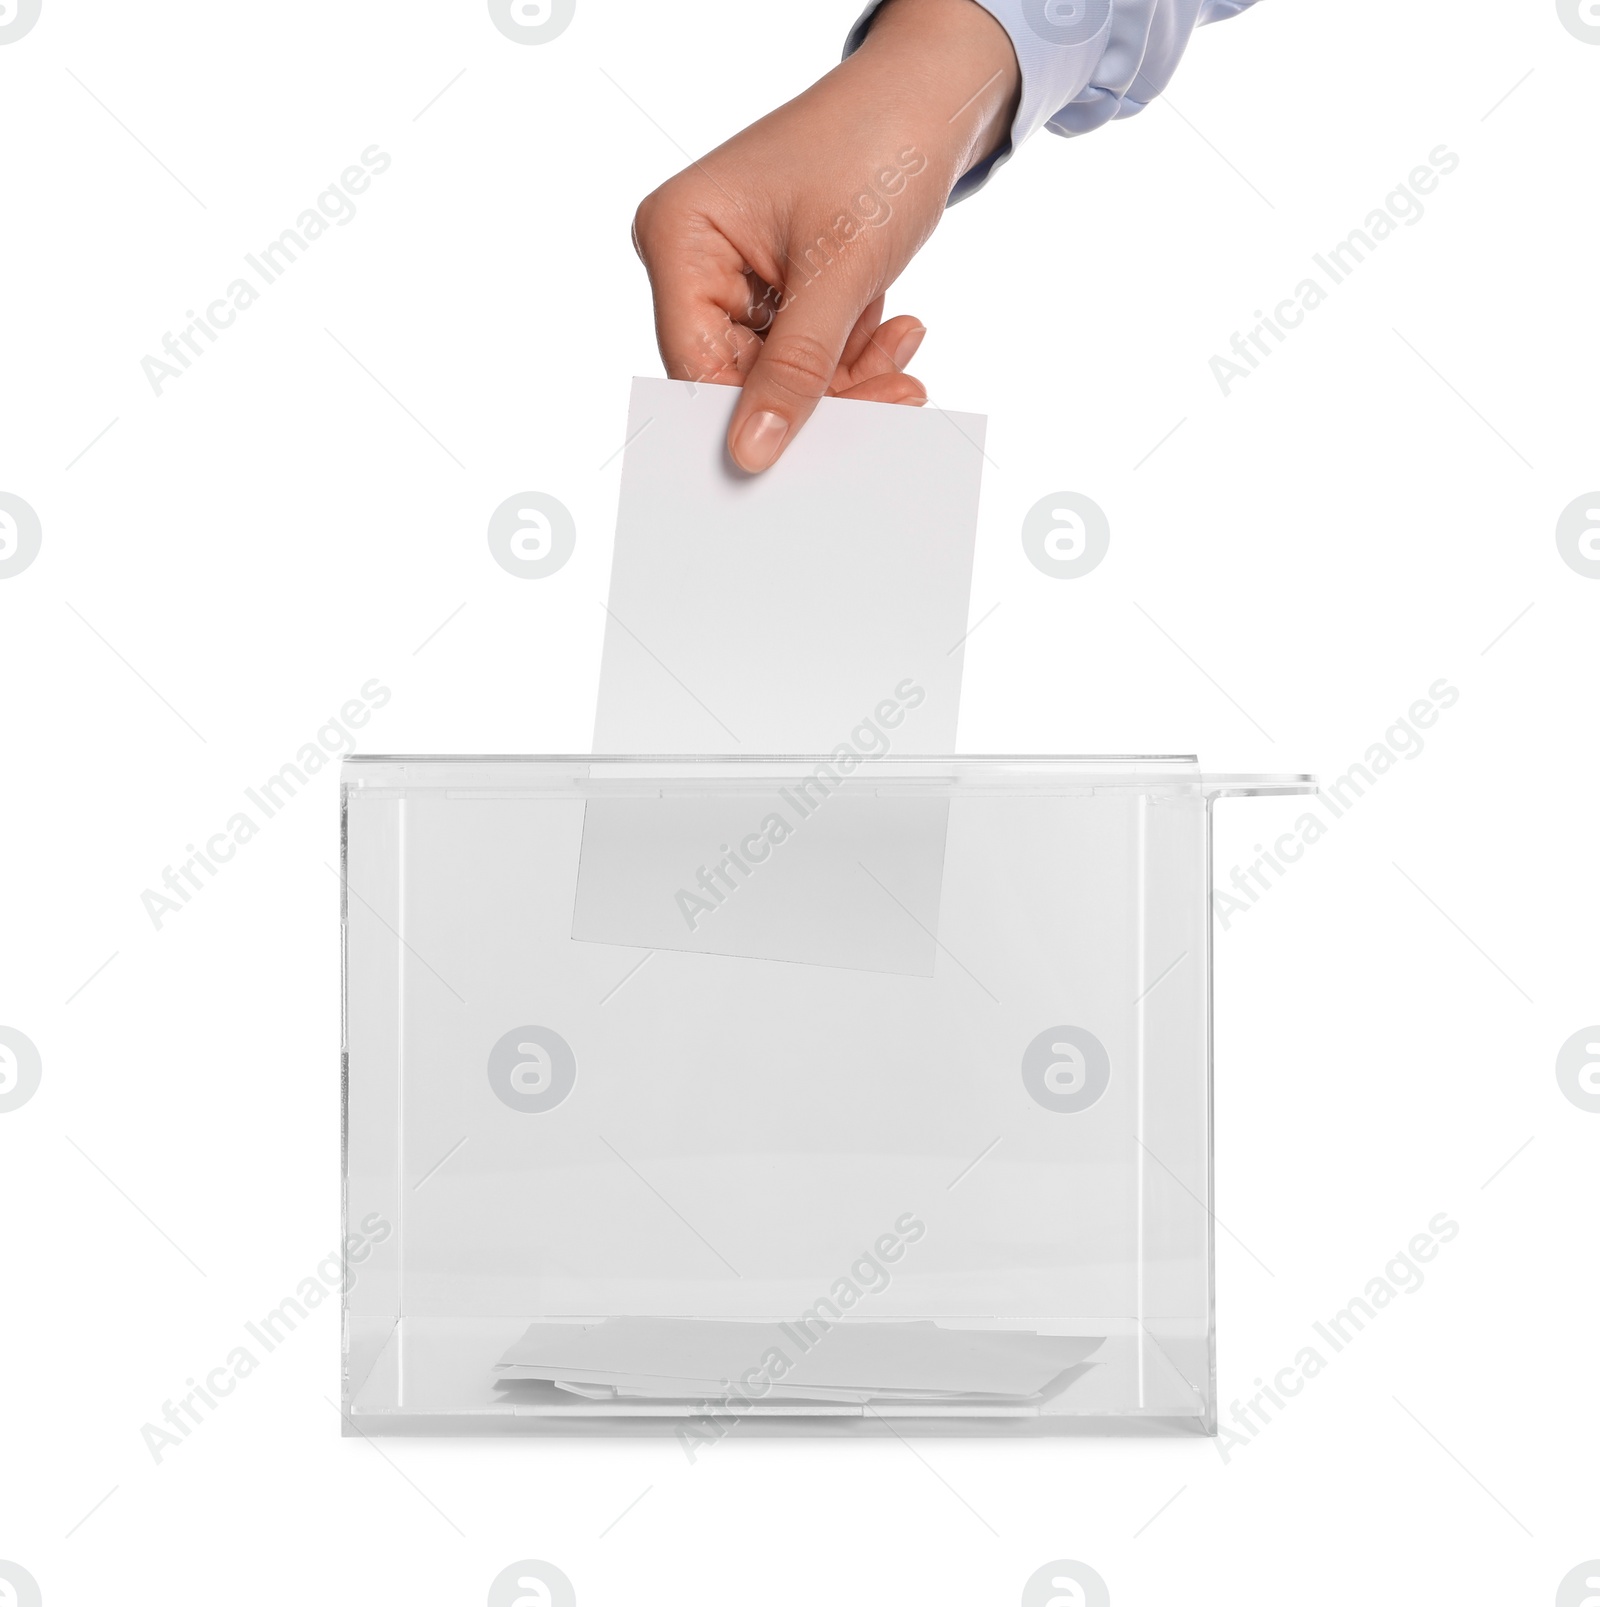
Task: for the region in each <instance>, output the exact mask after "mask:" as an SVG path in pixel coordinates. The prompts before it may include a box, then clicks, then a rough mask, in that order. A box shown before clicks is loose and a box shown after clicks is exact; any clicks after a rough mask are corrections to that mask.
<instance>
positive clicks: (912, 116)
mask: <svg viewBox="0 0 1600 1607" xmlns="http://www.w3.org/2000/svg"><path fill="white" fill-rule="evenodd" d="M829 78H838V79H840V80H841V86H840V87H841V88H845V89H846V90H847V92H848V93H849V94H851V95H866V96H868V97H870V98H871V99H873V100H874V101H880V100H882V99H887V100H888V101H889V102H890V103H891V104H892V105H893V106H894V107H895V109H896V112H897V116H896V121H897V122H899V123H900V124H901V126H903V127H904V128H906V129H907V130H908V131H911V132H912V133H913V135H914V138H915V140H916V143H917V146H918V149H919V150H921V151H922V152H923V154H924V155H926V156H927V158H928V160H929V162H930V164H931V165H932V167H933V169H934V176H935V178H936V179H937V180H938V181H939V182H940V183H941V184H942V185H943V188H944V192H945V193H948V192H949V191H950V190H951V189H952V188H954V186H955V183H956V181H957V180H958V179H959V178H960V177H961V175H962V174H963V173H965V172H966V171H967V170H968V169H969V168H971V167H973V166H974V165H975V164H976V163H978V162H981V161H982V160H983V159H984V158H985V157H987V156H989V155H990V154H991V153H992V152H994V151H995V150H996V149H997V148H998V147H999V146H1001V145H1003V144H1004V143H1005V141H1006V139H1007V137H1008V135H1009V132H1010V128H1011V120H1012V118H1013V116H1014V115H1015V113H1016V105H1017V96H1018V93H1019V91H1020V87H1021V74H1020V71H1019V69H1018V66H1017V57H1016V52H1015V51H1014V50H1013V48H1012V45H1011V40H1010V38H1009V36H1008V35H1007V33H1006V31H1005V29H1004V28H1003V27H1001V25H1000V24H999V23H998V22H997V21H996V20H995V19H994V17H992V16H991V15H990V14H989V12H987V11H986V10H984V8H983V7H982V6H981V5H979V4H978V3H977V0H887V3H886V4H885V5H883V6H882V7H881V8H880V9H879V10H878V12H877V14H876V15H875V16H874V17H873V19H872V28H871V31H870V32H869V33H868V35H867V37H866V40H865V42H864V43H863V44H862V46H861V48H860V49H859V50H858V51H856V52H855V53H854V54H853V55H852V56H851V57H850V58H849V59H848V60H847V61H845V62H843V63H842V64H841V65H840V66H839V67H838V68H836V69H835V70H834V73H832V74H830V75H829ZM824 82H827V80H824Z"/></svg>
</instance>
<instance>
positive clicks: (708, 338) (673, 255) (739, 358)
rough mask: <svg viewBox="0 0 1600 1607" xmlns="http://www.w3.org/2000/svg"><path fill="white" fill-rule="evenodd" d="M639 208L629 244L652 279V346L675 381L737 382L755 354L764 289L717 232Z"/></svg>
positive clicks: (692, 220) (681, 216)
mask: <svg viewBox="0 0 1600 1607" xmlns="http://www.w3.org/2000/svg"><path fill="white" fill-rule="evenodd" d="M652 203H655V205H657V206H659V205H660V203H656V201H655V197H652V198H651V201H650V202H647V203H646V206H644V207H641V208H640V211H639V216H638V218H637V219H636V220H635V223H634V243H635V245H636V246H637V248H638V251H639V255H640V257H641V259H642V260H643V262H644V265H645V269H646V271H647V272H648V273H649V275H650V291H651V295H652V296H653V298H654V300H655V315H656V344H657V345H658V346H659V347H660V348H661V361H662V363H663V365H664V366H665V368H666V371H667V373H668V374H669V375H670V376H671V377H672V378H673V379H686V380H694V381H702V382H706V383H710V384H718V385H738V384H741V383H742V382H743V380H744V377H745V375H746V374H747V373H748V372H749V370H750V369H751V368H752V367H753V366H754V364H755V361H756V359H757V357H759V356H760V353H761V340H760V337H759V336H758V335H757V334H756V333H755V332H754V330H753V329H752V328H751V327H750V326H751V325H755V326H756V327H757V328H759V327H761V325H762V324H763V323H764V322H765V321H766V319H767V316H768V314H767V312H766V311H765V310H764V309H763V307H762V306H761V304H760V303H761V297H762V295H763V294H764V293H765V290H766V287H765V286H764V285H762V284H761V283H760V281H758V280H753V279H752V276H750V275H748V274H747V273H746V271H745V265H744V261H743V259H742V258H741V257H740V255H739V253H738V251H736V250H735V249H734V247H733V246H732V245H731V244H730V243H729V242H728V240H727V239H726V238H725V237H724V236H723V235H722V233H721V232H720V231H719V230H717V229H715V228H714V227H712V226H710V225H709V224H707V223H706V222H705V221H704V220H703V219H698V218H696V217H695V216H693V215H692V214H685V213H681V212H679V213H675V214H669V215H667V216H665V217H663V215H662V214H661V212H660V211H657V210H647V209H648V208H651V206H652Z"/></svg>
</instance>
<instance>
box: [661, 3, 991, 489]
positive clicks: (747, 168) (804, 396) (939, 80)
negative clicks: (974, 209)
mask: <svg viewBox="0 0 1600 1607" xmlns="http://www.w3.org/2000/svg"><path fill="white" fill-rule="evenodd" d="M1017 86H1018V69H1017V61H1016V56H1015V54H1014V53H1013V51H1012V48H1011V41H1010V40H1009V39H1008V38H1007V36H1006V33H1005V30H1004V29H1003V28H1002V27H1001V26H1000V24H999V23H998V22H996V21H995V20H994V18H993V17H991V16H990V15H989V13H988V12H987V11H985V10H984V9H983V8H982V7H981V6H980V5H978V4H977V0H888V4H886V5H885V6H884V7H883V9H882V10H881V11H880V12H879V13H878V16H877V17H876V18H875V19H874V22H873V26H872V31H871V32H870V33H869V34H868V35H867V38H866V41H865V42H864V43H863V45H862V46H861V48H860V49H859V50H858V51H857V52H856V53H855V54H854V55H853V56H851V57H850V58H849V60H847V61H845V62H843V63H841V64H840V65H839V66H838V67H835V68H834V69H833V71H832V72H830V73H829V74H828V75H827V77H826V78H823V79H822V80H821V81H820V82H819V83H817V84H815V85H813V86H812V88H810V89H808V90H807V91H806V92H805V93H804V94H803V95H801V96H799V97H798V98H797V99H795V100H792V101H790V102H789V104H788V105H786V106H780V107H779V108H778V109H777V111H775V112H773V113H772V114H771V115H770V116H768V117H764V118H762V119H761V121H760V122H759V123H756V124H754V125H753V126H752V127H750V128H747V129H746V130H745V131H744V132H743V133H742V134H737V135H735V136H734V138H732V139H731V140H729V141H728V142H727V144H725V145H720V146H718V147H717V149H716V150H714V151H712V152H711V153H710V155H708V156H707V157H705V158H704V159H703V160H702V161H699V162H696V163H694V164H693V165H692V166H690V167H688V168H685V169H684V171H683V172H682V173H680V174H678V175H677V177H676V178H673V179H669V180H668V181H667V182H666V183H665V184H663V185H662V186H661V188H660V189H658V190H656V191H655V192H654V193H653V194H651V195H649V196H647V197H646V198H645V200H644V202H643V203H642V204H641V205H640V207H639V211H638V215H637V216H636V218H635V219H634V228H633V238H634V245H635V247H636V249H637V250H638V252H639V255H640V257H641V258H642V259H643V261H644V265H645V268H646V270H647V271H648V272H649V275H650V285H651V290H652V292H653V294H654V296H655V311H656V338H657V340H658V342H659V344H660V347H661V356H662V360H663V361H664V362H665V364H666V368H667V373H668V374H669V375H671V376H672V377H673V378H675V379H687V380H699V381H706V382H710V383H712V384H718V385H742V386H743V387H744V394H743V395H742V396H741V397H740V399H739V402H738V405H737V406H736V407H735V409H734V414H733V422H732V424H731V425H730V427H729V431H728V447H729V450H730V451H731V452H732V454H733V457H734V460H735V461H736V462H737V463H738V464H739V466H740V467H741V468H744V469H747V470H749V471H751V472H752V473H754V472H758V471H760V470H762V469H765V468H767V467H768V466H769V465H771V464H772V463H774V462H775V461H776V460H777V458H778V456H779V455H780V454H781V453H782V451H783V449H784V447H785V446H786V445H787V444H788V443H789V441H790V440H792V439H793V437H794V434H795V432H796V431H797V430H798V429H799V428H800V427H801V425H803V424H804V423H805V421H806V420H807V419H808V418H809V417H810V416H811V413H812V410H813V409H814V408H815V407H816V405H817V402H818V400H819V399H820V398H821V397H823V396H847V397H851V398H854V399H856V400H860V401H872V402H905V403H909V404H911V405H913V406H920V405H921V404H922V403H923V402H925V401H926V400H927V393H926V392H925V391H924V390H923V388H922V386H921V384H920V383H919V382H918V381H917V380H915V379H913V378H912V377H911V376H910V375H909V374H907V373H906V372H905V368H906V365H907V364H908V363H909V362H910V361H911V359H912V358H913V357H914V356H915V355H916V351H917V347H918V346H919V345H920V344H921V342H922V337H923V335H924V334H925V333H926V330H924V328H923V326H922V325H921V324H920V323H919V322H918V321H917V320H916V319H915V318H911V317H907V316H901V317H898V318H891V319H889V320H888V322H884V321H883V302H884V293H885V292H886V291H887V290H888V288H889V286H890V285H892V284H893V283H894V281H895V280H896V279H897V278H898V277H899V275H900V273H901V271H902V270H903V269H904V268H905V266H906V264H907V263H908V262H910V260H911V259H912V257H913V256H915V255H916V253H917V252H918V251H919V250H920V249H921V248H922V246H923V244H924V243H925V242H926V240H927V239H928V237H929V235H931V234H932V233H933V231H934V229H935V227H936V226H937V225H938V222H939V219H940V217H941V216H942V215H943V213H944V208H945V202H946V199H947V198H948V196H949V194H950V190H951V188H952V187H953V186H954V184H955V182H956V180H957V179H959V178H960V177H961V175H962V174H963V173H965V172H966V171H967V169H968V168H970V167H972V166H973V165H974V163H976V162H978V161H980V160H982V159H983V158H984V157H985V156H987V155H989V154H990V152H992V151H993V150H994V149H995V148H996V147H997V146H998V145H999V144H1000V143H1001V142H1002V141H1003V140H1004V138H1005V136H1006V131H1007V129H1008V128H1009V126H1010V122H1011V117H1012V114H1013V110H1014V104H1015V100H1016V95H1017Z"/></svg>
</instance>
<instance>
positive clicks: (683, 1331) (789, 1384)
mask: <svg viewBox="0 0 1600 1607" xmlns="http://www.w3.org/2000/svg"><path fill="white" fill-rule="evenodd" d="M1100 1343H1101V1340H1100V1339H1099V1338H1098V1337H1093V1336H1088V1337H1084V1336H1055V1335H1045V1334H1038V1333H1034V1332H1031V1331H1022V1330H994V1329H957V1328H941V1327H939V1326H938V1325H937V1324H935V1323H932V1322H928V1321H925V1320H920V1319H919V1320H912V1321H906V1322H840V1323H835V1324H833V1325H832V1326H831V1327H823V1326H821V1325H819V1324H812V1325H810V1326H802V1325H801V1324H800V1323H799V1322H798V1321H796V1322H722V1321H717V1320H715V1319H693V1318H680V1317H612V1318H608V1319H606V1320H605V1321H603V1322H599V1323H596V1324H594V1325H593V1326H584V1327H579V1326H577V1325H574V1324H550V1323H538V1322H536V1323H534V1324H532V1325H531V1326H530V1327H529V1329H528V1330H527V1332H526V1333H524V1334H523V1336H522V1337H521V1338H520V1339H519V1340H518V1341H517V1342H516V1343H515V1344H514V1345H512V1346H511V1347H510V1349H509V1350H507V1351H506V1353H505V1355H504V1356H503V1357H501V1359H500V1363H499V1365H498V1368H497V1372H498V1374H499V1376H500V1377H502V1378H506V1377H522V1378H546V1379H551V1380H559V1379H564V1378H571V1379H573V1380H574V1381H577V1382H582V1383H591V1384H594V1383H606V1382H608V1381H610V1382H612V1383H613V1384H614V1385H616V1386H620V1387H625V1388H629V1389H634V1388H638V1389H648V1388H659V1387H661V1385H662V1383H663V1382H666V1381H676V1382H677V1383H678V1384H679V1385H685V1386H688V1387H691V1388H697V1387H698V1386H700V1385H701V1384H704V1383H707V1382H711V1383H712V1384H713V1386H714V1389H715V1390H717V1391H720V1390H722V1389H724V1388H725V1387H726V1385H725V1384H724V1381H725V1380H726V1381H727V1382H729V1383H732V1384H735V1385H742V1384H744V1383H745V1381H746V1380H747V1379H749V1380H761V1379H764V1380H766V1381H767V1382H769V1383H771V1384H773V1385H779V1384H781V1385H782V1386H784V1387H785V1388H787V1389H795V1390H798V1389H802V1388H809V1387H821V1388H826V1389H838V1390H847V1391H864V1392H867V1393H870V1394H877V1393H878V1392H880V1391H896V1390H899V1391H912V1392H916V1393H919V1394H927V1393H945V1394H951V1395H967V1394H985V1395H1000V1396H1008V1397H1025V1396H1030V1395H1035V1394H1037V1393H1038V1392H1039V1391H1041V1390H1042V1389H1044V1387H1045V1386H1046V1385H1047V1384H1049V1383H1050V1382H1051V1380H1052V1379H1054V1378H1055V1377H1056V1376H1057V1375H1058V1374H1059V1373H1061V1372H1063V1371H1064V1370H1065V1369H1066V1368H1068V1367H1071V1366H1073V1365H1074V1364H1075V1363H1077V1362H1080V1361H1082V1360H1084V1358H1085V1357H1087V1356H1088V1355H1090V1354H1091V1353H1092V1352H1093V1351H1094V1350H1096V1349H1097V1348H1098V1347H1099V1345H1100ZM608 1375H610V1377H609V1379H608ZM675 1392H676V1391H674V1393H675Z"/></svg>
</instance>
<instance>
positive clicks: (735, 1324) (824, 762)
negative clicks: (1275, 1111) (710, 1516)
mask: <svg viewBox="0 0 1600 1607" xmlns="http://www.w3.org/2000/svg"><path fill="white" fill-rule="evenodd" d="M1311 790H1312V784H1311V782H1310V780H1309V778H1307V777H1303V776H1298V777H1249V776H1216V775H1207V774H1202V773H1201V771H1200V768H1199V766H1198V764H1197V763H1196V761H1195V760H1193V759H1188V758H1117V759H1100V758H954V759H917V758H898V757H885V758H881V759H875V760H870V761H869V760H863V759H860V758H859V757H858V756H857V755H856V754H855V753H854V751H853V750H849V749H841V750H838V752H837V753H836V755H835V756H834V757H831V758H828V759H819V758H764V759H721V758H717V759H695V758H686V759H679V758H590V757H583V758H352V759H349V760H347V761H346V762H345V766H344V773H343V784H342V801H343V817H344V820H343V825H344V831H343V871H344V875H343V900H342V919H343V936H344V986H345V1010H344V1028H345V1034H344V1036H345V1041H344V1168H345V1170H344V1211H345V1247H346V1254H347V1257H348V1260H349V1272H350V1277H349V1282H348V1287H347V1291H346V1295H345V1309H344V1353H343V1364H344V1408H345V1414H346V1424H347V1431H348V1432H360V1433H372V1432H380V1431H385V1430H387V1431H390V1432H405V1433H409V1432H419V1431H424V1430H428V1429H437V1430H442V1431H451V1432H461V1431H474V1430H482V1431H495V1430H500V1431H506V1432H529V1433H546V1434H548V1433H584V1432H590V1433H595V1432H607V1431H610V1432H625V1433H640V1432H649V1431H652V1430H653V1431H657V1432H676V1433H678V1434H680V1435H684V1434H688V1435H691V1436H694V1435H701V1434H710V1433H721V1432H725V1431H727V1430H728V1428H729V1426H730V1425H742V1426H741V1427H740V1429H739V1431H740V1432H744V1431H746V1429H748V1431H750V1432H792V1433H813V1434H816V1433H827V1434H847V1433H868V1434H870V1433H876V1432H887V1431H888V1430H890V1429H892V1430H893V1431H894V1432H897V1433H905V1432H929V1433H995V1434H1004V1433H1011V1434H1018V1433H1021V1434H1039V1433H1049V1432H1053V1431H1060V1430H1062V1429H1064V1428H1068V1427H1070V1426H1072V1425H1075V1424H1076V1425H1080V1426H1081V1425H1082V1424H1083V1423H1084V1422H1085V1421H1086V1420H1088V1421H1092V1420H1096V1419H1100V1420H1105V1419H1124V1418H1134V1417H1138V1418H1145V1419H1150V1420H1159V1421H1160V1422H1161V1423H1163V1424H1164V1425H1170V1426H1173V1427H1181V1428H1187V1429H1190V1430H1195V1431H1200V1432H1209V1431H1212V1430H1213V1429H1214V1426H1215V1364H1214V1326H1213V1257H1212V1250H1213V1244H1212V1236H1213V1229H1212V1217H1211V1208H1210V1206H1211V1197H1212V1178H1211V1047H1210V1046H1211V964H1210V954H1211V919H1210V893H1211V866H1210V832H1209V814H1210V808H1211V804H1212V801H1213V800H1214V799H1215V798H1218V797H1222V796H1228V795H1246V794H1258V793H1280V794H1281V793H1295V792H1308V791H1311ZM708 1425H715V1427H714V1428H712V1427H708Z"/></svg>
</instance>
